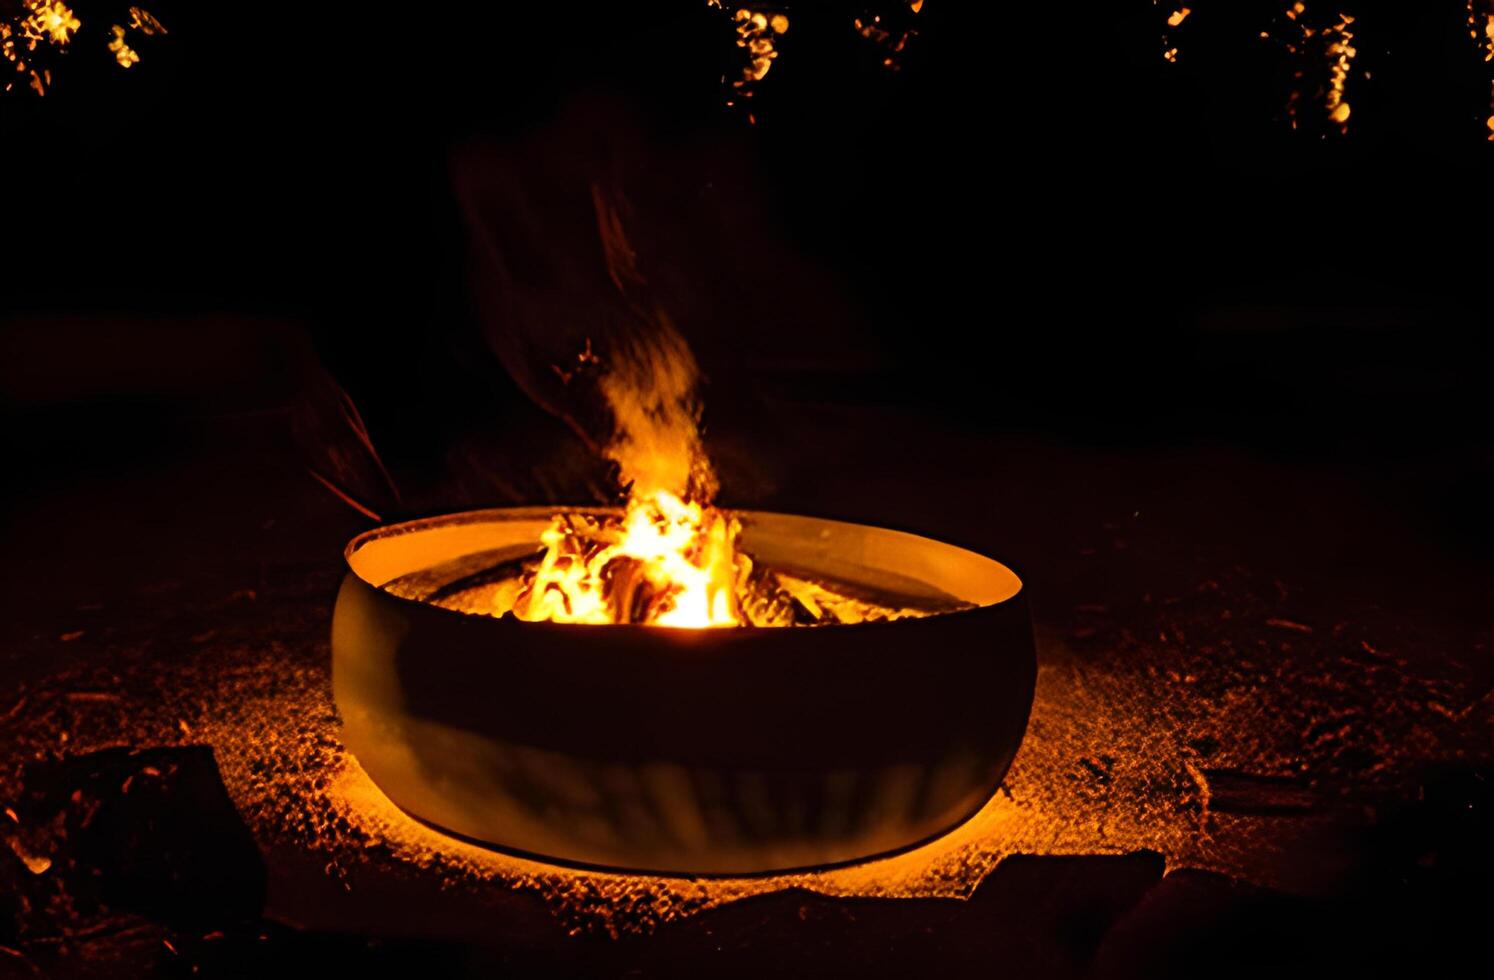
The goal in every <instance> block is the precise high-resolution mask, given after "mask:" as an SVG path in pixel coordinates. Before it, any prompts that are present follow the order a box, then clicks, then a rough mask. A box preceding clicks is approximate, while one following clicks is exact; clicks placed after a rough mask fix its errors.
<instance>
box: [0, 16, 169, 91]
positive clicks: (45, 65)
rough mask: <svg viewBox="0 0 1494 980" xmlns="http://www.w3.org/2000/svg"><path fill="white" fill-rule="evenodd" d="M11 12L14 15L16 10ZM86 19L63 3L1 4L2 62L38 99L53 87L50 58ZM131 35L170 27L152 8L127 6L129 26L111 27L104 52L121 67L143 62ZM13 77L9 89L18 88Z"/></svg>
mask: <svg viewBox="0 0 1494 980" xmlns="http://www.w3.org/2000/svg"><path fill="white" fill-rule="evenodd" d="M12 8H14V11H13V12H12ZM84 29H85V28H84V23H83V20H82V19H81V18H80V17H79V16H78V15H77V14H76V13H75V12H74V11H73V9H72V8H71V7H69V6H68V5H67V4H66V3H64V2H62V0H15V2H14V3H6V4H0V59H3V60H4V61H5V62H6V63H8V64H9V65H10V66H11V68H12V69H13V70H14V71H15V72H16V74H17V75H20V76H23V77H24V78H25V79H26V84H27V86H28V87H29V88H31V89H32V90H33V91H35V92H36V94H37V95H45V94H46V93H47V90H48V89H49V88H51V85H52V62H51V58H52V57H53V56H55V55H57V54H60V53H62V52H64V51H66V50H67V49H68V48H69V47H70V46H71V45H72V43H73V40H74V37H75V35H77V34H78V33H79V32H80V31H83V30H84ZM130 31H135V32H138V33H140V34H142V35H147V36H149V35H155V34H165V33H166V28H165V26H163V25H162V24H161V22H160V21H159V20H157V19H156V18H155V17H154V16H153V15H152V14H151V13H150V11H148V10H145V9H144V8H142V7H130V8H129V26H128V27H121V26H120V25H118V24H114V25H111V27H110V31H109V34H110V39H109V40H108V41H107V43H106V48H107V50H108V51H109V53H110V54H112V55H113V56H114V60H115V62H116V63H117V64H119V65H120V66H121V67H123V68H129V67H131V66H132V65H135V64H137V63H139V61H140V54H139V52H137V51H136V50H135V49H134V48H133V47H131V45H130V44H129V43H128V41H127V40H126V37H127V35H128V33H129V32H130ZM15 82H16V80H15V79H12V80H10V81H8V82H7V83H6V84H5V91H7V92H9V91H10V90H11V89H13V88H14V87H15Z"/></svg>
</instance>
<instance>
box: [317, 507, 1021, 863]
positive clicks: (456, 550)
mask: <svg viewBox="0 0 1494 980" xmlns="http://www.w3.org/2000/svg"><path fill="white" fill-rule="evenodd" d="M575 510H582V509H581V508H575ZM555 511H556V509H555V508H523V509H510V510H490V511H476V512H471V513H465V514H457V515H452V516H449V517H440V518H433V519H427V520H422V521H414V522H410V523H407V524H399V525H393V526H390V527H385V528H380V529H377V530H374V531H370V532H368V533H366V534H363V535H361V536H360V537H358V538H356V539H354V540H353V541H352V542H351V543H350V544H349V545H348V549H347V560H348V564H349V566H350V568H351V570H352V571H351V574H349V575H348V576H347V578H346V580H345V581H344V583H343V586H342V590H341V592H340V594H339V596H338V600H337V608H336V612H335V615H334V618H333V627H332V650H333V691H334V695H335V698H336V702H337V707H338V710H339V712H340V713H341V716H342V720H343V738H344V741H345V742H346V744H347V746H348V748H349V749H351V750H352V752H353V753H354V754H355V755H356V756H357V758H358V760H359V762H360V763H361V764H362V766H363V768H364V769H365V770H366V771H367V773H368V774H369V776H370V777H372V779H373V780H374V782H375V783H377V784H378V785H379V787H380V788H381V789H382V790H383V791H384V792H385V793H386V794H387V795H388V796H389V797H390V799H392V800H393V801H394V802H395V803H396V804H398V805H399V806H400V807H401V808H403V809H404V810H406V811H407V812H409V813H411V814H413V815H414V816H416V817H418V818H420V819H422V820H424V821H426V822H428V823H431V824H434V825H436V826H437V827H440V828H442V829H444V830H447V831H450V832H453V833H455V834H457V835H460V836H463V837H467V838H472V839H475V840H478V841H481V842H485V843H489V844H493V845H497V846H499V847H501V848H504V849H507V850H512V851H517V852H521V853H526V854H530V855H534V856H538V857H543V858H546V859H549V860H558V861H561V862H566V863H574V864H583V865H590V866H598V867H605V868H615V869H627V870H634V871H648V872H654V873H667V874H713V875H735V874H759V873H766V872H778V871H786V870H792V869H797V868H809V867H819V866H824V865H830V864H838V863H843V862H848V861H853V860H857V859H860V858H865V857H869V856H873V855H877V854H882V853H886V852H890V851H895V850H900V849H903V848H907V847H910V846H912V845H915V844H917V843H919V842H922V841H925V840H927V839H929V838H932V837H935V836H938V835H939V834H942V833H944V832H945V831H948V830H950V829H952V828H953V827H955V826H957V825H958V824H960V823H961V822H963V821H964V820H965V819H967V818H968V817H970V816H971V815H973V814H974V813H975V812H976V811H977V810H979V809H980V807H981V806H982V805H983V804H984V803H985V802H986V800H987V799H989V798H990V796H991V794H992V793H993V792H995V790H996V789H997V787H998V786H999V785H1000V783H1001V779H1002V777H1003V776H1004V775H1005V774H1006V770H1007V767H1008V765H1010V763H1011V760H1012V756H1013V755H1014V754H1015V753H1016V750H1017V746H1018V744H1019V743H1020V741H1021V739H1022V734H1023V731H1024V730H1025V728H1026V725H1027V716H1028V712H1029V710H1030V708H1031V705H1032V696H1033V686H1034V682H1035V677H1036V663H1035V654H1034V649H1033V641H1032V629H1031V624H1030V620H1029V616H1028V611H1027V607H1026V602H1025V598H1024V596H1023V594H1022V584H1021V581H1020V580H1019V579H1018V578H1017V576H1016V575H1015V574H1013V573H1012V572H1011V570H1010V569H1008V568H1006V567H1005V566H1003V565H1001V564H999V563H997V562H995V561H993V560H991V559H989V558H985V557H983V556H981V555H978V554H976V553H974V552H971V551H967V550H965V549H962V548H957V547H954V546H952V545H947V544H943V543H941V542H938V541H933V540H931V539H928V538H923V537H918V536H916V535H911V534H905V533H902V532H898V531H891V530H885V529H881V528H874V527H868V526H863V525H857V524H847V523H842V522H838V521H827V520H818V519H813V518H805V517H792V516H786V515H780V514H766V513H753V512H743V513H741V514H740V516H741V518H742V520H743V536H742V543H743V546H744V548H745V549H746V550H748V551H749V552H750V553H751V554H753V555H754V557H755V559H756V560H758V561H762V562H765V563H767V564H768V565H769V566H770V567H783V566H792V567H797V568H800V569H808V570H811V571H815V572H819V573H822V574H824V575H827V576H830V577H833V578H836V579H838V580H840V581H849V582H861V583H865V584H868V585H873V586H878V587H884V588H885V587H889V586H892V585H895V586H896V587H898V588H900V589H907V588H912V589H915V590H916V589H918V588H928V587H933V588H934V589H937V590H939V591H942V592H944V593H948V594H952V595H954V596H957V597H959V598H961V599H964V600H967V601H969V602H972V603H974V604H975V608H971V609H966V610H962V611H959V612H952V613H944V614H940V615H934V616H928V617H921V618H914V619H903V620H898V621H894V622H882V623H864V624H857V625H846V626H821V627H793V628H776V629H754V628H739V629H731V628H727V629H702V630H687V629H668V628H661V627H644V626H576V625H561V624H554V623H527V622H521V621H518V620H515V619H514V618H513V617H504V618H501V619H500V618H495V617H489V616H481V615H471V614H467V613H462V612H457V611H454V610H451V609H444V608H440V607H438V606H434V605H430V604H426V603H423V602H419V601H415V600H412V599H407V598H401V597H398V596H395V595H393V594H391V593H389V592H387V591H385V590H383V589H382V588H380V586H382V585H384V584H385V583H387V582H389V581H391V580H392V579H395V578H397V577H399V576H401V575H405V574H408V573H411V572H414V571H418V570H420V569H424V568H429V567H432V566H434V565H437V564H439V563H441V562H444V561H449V560H451V559H453V558H459V557H461V556H463V555H468V554H473V553H476V552H481V551H486V550H489V549H495V548H496V549H501V548H504V547H507V546H512V547H515V548H518V549H524V548H526V547H537V542H538V540H539V535H540V532H541V530H543V528H544V527H545V526H546V525H547V524H548V523H549V521H550V519H551V517H552V516H553V514H554V513H555ZM592 512H596V511H595V509H593V510H592ZM920 583H921V584H920Z"/></svg>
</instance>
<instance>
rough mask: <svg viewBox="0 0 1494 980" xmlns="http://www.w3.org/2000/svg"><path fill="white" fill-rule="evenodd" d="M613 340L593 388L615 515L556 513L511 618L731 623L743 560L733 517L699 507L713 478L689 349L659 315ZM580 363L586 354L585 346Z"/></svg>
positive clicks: (736, 620) (745, 568)
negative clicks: (606, 416)
mask: <svg viewBox="0 0 1494 980" xmlns="http://www.w3.org/2000/svg"><path fill="white" fill-rule="evenodd" d="M656 326H657V329H656V330H655V331H653V332H651V333H650V334H648V335H647V336H645V337H642V338H639V339H637V340H635V341H634V342H633V343H632V344H630V345H624V346H623V347H622V349H621V350H620V351H618V352H617V353H616V354H614V355H613V358H612V360H611V361H610V363H608V364H607V365H606V373H605V374H603V375H602V377H601V380H600V387H601V392H602V395H603V397H605V398H606V400H607V404H608V406H609V407H610V408H611V410H612V415H613V419H614V426H615V428H614V435H613V437H612V440H611V441H610V442H609V443H608V444H607V446H606V448H605V449H604V454H605V455H606V456H607V458H608V459H610V460H612V461H613V462H614V463H616V464H617V468H618V477H619V481H620V482H621V483H622V485H623V486H625V487H627V490H628V496H627V503H626V505H625V507H624V510H623V514H622V517H621V518H620V519H584V520H576V519H573V518H566V517H557V518H556V519H555V521H554V523H552V524H551V526H550V527H549V528H548V529H547V530H546V531H545V533H544V534H543V536H542V537H541V541H542V543H543V544H544V546H545V553H544V556H543V557H542V558H541V560H540V563H539V565H538V566H537V567H536V568H534V569H533V570H532V571H531V572H530V573H529V575H528V576H526V579H525V582H524V584H523V587H522V589H521V590H520V592H519V595H518V598H517V600H516V601H515V603H514V607H513V612H514V615H515V616H517V617H519V618H520V619H525V620H530V621H541V620H550V621H553V622H560V623H591V624H602V623H641V624H645V625H655V626H679V627H706V626H739V625H742V624H743V623H744V622H745V621H746V620H745V617H744V616H743V614H742V609H741V606H740V602H739V600H738V598H737V590H738V587H739V585H740V584H741V583H742V582H743V581H745V579H746V576H747V575H748V574H749V573H750V572H751V567H752V566H751V562H750V560H749V559H748V558H747V557H746V556H745V555H743V554H741V553H740V552H738V551H737V548H736V540H737V533H738V531H739V529H740V526H739V524H738V522H737V520H736V519H735V518H734V517H732V516H730V515H729V514H726V513H725V512H723V511H721V510H719V509H717V508H715V507H713V506H711V498H712V496H713V495H714V493H715V491H716V478H715V474H714V472H713V471H712V469H711V465H710V461H709V460H708V459H707V458H706V454H705V451H704V448H703V447H702V444H701V438H700V429H699V425H698V418H699V411H698V403H697V401H696V387H697V383H698V379H699V371H698V369H697V367H696V364H695V358H694V357H693V356H692V355H691V353H690V349H689V347H688V346H687V345H686V343H685V341H684V338H682V337H681V336H680V335H679V334H678V333H677V332H676V331H675V330H674V329H673V327H672V326H671V325H670V324H669V323H668V321H667V320H660V321H659V322H658V323H657V325H656ZM582 359H583V361H588V360H589V361H594V360H595V357H594V355H592V354H591V352H590V348H589V347H588V349H587V351H586V352H585V353H584V354H583V355H582Z"/></svg>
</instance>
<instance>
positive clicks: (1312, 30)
mask: <svg viewBox="0 0 1494 980" xmlns="http://www.w3.org/2000/svg"><path fill="white" fill-rule="evenodd" d="M1282 16H1284V17H1285V18H1286V19H1287V20H1288V21H1289V22H1291V24H1292V25H1293V27H1294V28H1295V30H1294V32H1292V36H1289V37H1287V38H1285V39H1283V41H1282V46H1283V47H1284V48H1285V50H1286V51H1287V53H1288V54H1290V55H1292V56H1294V57H1295V58H1296V59H1298V67H1297V68H1295V69H1294V70H1293V72H1292V78H1293V80H1294V82H1295V85H1294V87H1293V88H1292V91H1291V93H1290V95H1289V96H1288V97H1287V118H1288V119H1289V120H1290V122H1291V127H1292V128H1293V129H1298V128H1299V127H1300V123H1301V119H1300V114H1301V109H1302V106H1303V105H1304V104H1312V103H1314V102H1316V103H1317V104H1318V105H1319V106H1320V107H1321V109H1322V112H1323V117H1324V118H1325V119H1326V121H1327V122H1328V123H1330V124H1331V125H1333V126H1335V127H1337V129H1338V131H1339V133H1340V134H1343V133H1347V132H1348V129H1349V116H1350V114H1351V112H1352V108H1351V106H1350V105H1349V101H1348V99H1347V98H1346V95H1347V89H1348V83H1349V74H1350V72H1351V70H1352V69H1353V65H1354V58H1355V56H1356V55H1357V54H1358V53H1359V52H1358V50H1357V49H1356V48H1355V47H1354V32H1353V31H1352V30H1350V25H1351V24H1353V23H1354V18H1353V17H1352V16H1350V15H1348V14H1345V13H1338V14H1337V15H1335V17H1334V18H1333V19H1330V20H1328V21H1327V22H1324V21H1323V20H1322V19H1321V18H1320V19H1318V20H1316V21H1313V20H1312V19H1310V18H1309V17H1308V16H1307V4H1306V3H1303V2H1302V0H1296V2H1294V3H1293V4H1292V5H1291V6H1289V7H1287V8H1286V10H1284V11H1283V12H1282ZM1315 24H1316V25H1319V26H1314V25H1315ZM1261 37H1262V38H1266V39H1270V38H1271V34H1270V33H1269V32H1262V34H1261ZM1318 58H1321V59H1323V60H1322V62H1321V65H1322V67H1318V66H1315V65H1314V64H1313V62H1314V61H1315V60H1316V59H1318ZM1309 78H1317V79H1319V81H1317V82H1315V83H1312V84H1309V83H1308V81H1307V80H1308V79H1309ZM1308 89H1313V91H1312V94H1311V95H1308V94H1307V91H1308Z"/></svg>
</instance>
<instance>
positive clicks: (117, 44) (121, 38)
mask: <svg viewBox="0 0 1494 980" xmlns="http://www.w3.org/2000/svg"><path fill="white" fill-rule="evenodd" d="M109 51H110V52H111V53H113V55H114V60H115V61H117V62H119V66H120V67H121V68H128V67H130V66H131V65H133V64H136V63H137V62H139V61H140V56H139V55H138V54H136V53H135V49H134V48H132V47H130V46H129V45H128V44H126V43H125V29H124V28H123V27H120V26H119V25H118V24H115V25H114V40H112V41H110V42H109Z"/></svg>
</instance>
